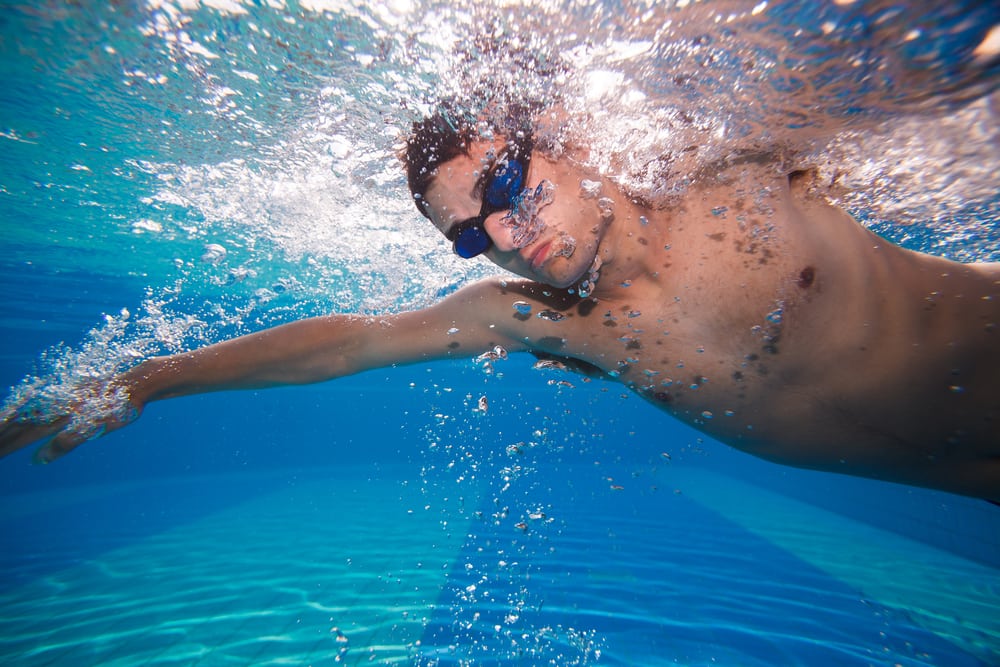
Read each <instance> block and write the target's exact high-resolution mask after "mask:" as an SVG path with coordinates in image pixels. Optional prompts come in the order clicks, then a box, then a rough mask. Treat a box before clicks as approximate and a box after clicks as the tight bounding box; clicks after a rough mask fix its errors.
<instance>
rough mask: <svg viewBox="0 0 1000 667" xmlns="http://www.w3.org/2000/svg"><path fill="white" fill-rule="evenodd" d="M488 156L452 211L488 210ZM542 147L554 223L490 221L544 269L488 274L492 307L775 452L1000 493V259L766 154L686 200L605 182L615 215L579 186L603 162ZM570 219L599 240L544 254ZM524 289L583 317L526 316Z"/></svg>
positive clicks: (714, 429) (532, 341)
mask: <svg viewBox="0 0 1000 667" xmlns="http://www.w3.org/2000/svg"><path fill="white" fill-rule="evenodd" d="M475 155H476V152H475V151H473V157H470V158H459V159H456V160H454V161H452V162H451V163H449V164H447V165H445V166H444V167H443V168H442V170H441V172H442V174H446V177H445V178H439V179H438V181H436V182H435V184H434V186H432V187H431V189H430V190H429V191H428V193H427V195H428V196H427V199H428V203H429V204H430V207H431V209H430V212H431V216H432V219H433V220H434V222H435V225H436V226H437V227H438V228H439V229H442V230H446V229H447V228H448V226H449V225H450V224H452V223H453V221H454V220H461V219H463V218H464V217H466V216H467V215H469V211H475V210H478V203H477V201H476V193H475V192H472V191H470V190H469V188H468V185H469V182H470V177H469V175H470V174H471V173H473V172H474V171H475V170H476V168H477V167H478V165H477V160H476V158H475ZM534 160H535V162H534V163H533V167H532V172H531V174H530V183H529V184H534V183H535V182H537V181H538V180H539V179H541V178H547V179H549V180H551V181H553V182H554V183H556V184H557V188H556V193H555V201H554V202H553V204H552V205H551V206H550V207H548V208H546V209H545V210H544V211H543V215H544V217H545V221H546V224H547V230H546V233H545V234H543V236H542V238H541V239H539V240H538V241H537V242H536V243H535V244H532V245H530V246H528V247H526V248H522V249H520V250H513V249H511V247H510V243H509V230H508V229H507V228H506V227H505V226H504V225H503V224H502V222H501V218H502V216H503V214H501V213H498V214H495V215H494V216H492V217H491V218H490V219H489V220H488V221H487V225H486V228H487V231H488V232H489V234H490V235H491V237H492V238H493V239H494V242H495V248H494V249H493V250H492V251H490V254H489V258H490V259H491V260H492V261H493V262H495V263H496V264H498V265H500V266H503V267H505V268H507V269H509V270H511V271H513V272H515V273H518V274H519V275H521V276H524V277H525V278H528V279H529V280H531V281H533V283H534V284H533V283H526V284H520V285H516V286H514V285H508V286H507V288H506V289H505V288H503V287H500V286H498V285H493V286H492V287H491V288H487V287H483V288H480V289H482V290H483V291H486V290H488V289H492V290H494V291H496V292H498V293H499V294H500V295H501V296H495V297H491V298H490V306H489V308H490V309H493V310H495V311H496V312H495V313H493V316H494V317H496V318H497V324H496V326H497V328H501V322H505V323H506V325H505V326H503V327H502V328H503V330H504V331H505V333H506V335H507V337H508V338H509V340H508V341H507V342H508V343H512V342H513V343H514V344H515V345H516V344H518V343H519V344H520V346H521V347H522V348H528V349H535V350H542V351H544V352H548V353H554V354H558V355H564V356H567V357H573V358H578V359H582V360H584V361H587V362H589V363H591V364H594V365H596V366H598V367H600V368H601V369H603V370H604V371H605V372H608V373H610V374H612V375H615V376H617V379H618V380H619V381H621V382H623V383H625V384H627V385H628V386H629V387H630V388H632V389H633V390H635V391H637V392H638V393H639V394H641V395H642V396H643V397H645V398H646V399H647V400H649V401H650V402H651V403H653V404H654V405H656V406H658V407H660V408H661V409H663V410H665V411H667V412H669V413H670V414H672V415H674V416H675V417H678V418H680V419H682V420H683V421H685V422H687V423H689V424H692V425H694V426H696V427H697V428H699V429H701V430H703V431H705V432H707V433H709V434H710V435H712V436H713V437H715V438H717V439H719V440H722V441H723V442H726V443H727V444H730V445H732V446H734V447H738V448H739V449H742V450H745V451H748V452H750V453H753V454H756V455H758V456H761V457H764V458H767V459H770V460H773V461H777V462H780V463H785V464H790V465H795V466H802V467H809V468H817V469H821V470H829V471H834V472H841V473H847V474H853V475H861V476H867V477H876V478H880V479H887V480H892V481H898V482H903V483H906V484H914V485H920V486H928V487H933V488H939V489H945V490H949V491H954V492H957V493H965V494H969V495H975V496H981V497H988V498H993V499H997V498H998V497H1000V382H998V378H1000V344H998V336H1000V331H997V330H996V326H997V323H998V322H1000V268H998V265H995V264H993V265H987V264H978V265H963V264H956V263H952V262H948V261H945V260H942V259H939V258H935V257H931V256H927V255H920V254H917V253H913V252H909V251H905V250H902V249H900V248H898V247H896V246H893V245H892V244H890V243H889V242H887V241H885V240H884V239H881V238H879V237H876V236H874V235H873V234H871V233H870V232H868V231H867V230H865V229H864V228H863V227H862V226H860V225H859V224H858V223H857V222H856V221H854V220H853V219H851V218H850V217H849V216H848V215H846V214H845V213H843V212H842V211H840V210H838V209H835V208H833V207H831V206H829V205H827V204H826V203H824V201H822V200H821V199H820V198H819V197H818V196H814V195H812V194H810V192H811V189H812V186H815V185H816V184H815V183H813V182H812V179H811V177H810V175H808V174H796V175H793V177H791V178H790V177H789V176H788V175H786V174H783V173H780V172H778V171H776V170H775V169H774V167H773V166H772V165H770V164H767V163H763V164H760V163H756V162H753V161H748V162H746V163H744V164H740V165H734V166H731V167H729V168H728V169H727V170H725V171H724V172H721V173H718V174H716V175H714V176H712V177H710V178H707V179H706V180H704V181H703V182H702V183H700V184H699V185H698V186H697V187H695V188H693V189H692V190H691V191H690V192H688V193H687V194H686V195H685V196H684V197H683V199H682V200H680V201H678V202H676V204H675V205H673V206H671V207H670V208H669V209H667V210H649V209H647V208H643V207H641V206H638V205H636V204H634V203H632V202H630V201H629V199H628V197H626V196H624V195H623V194H621V193H620V192H617V191H615V189H614V187H613V186H612V185H611V184H609V183H604V187H603V192H604V193H605V194H607V195H610V196H611V197H612V198H613V199H614V200H615V208H614V212H615V213H614V219H613V220H612V221H611V222H610V223H609V224H608V223H603V222H602V220H601V216H600V211H599V209H598V206H597V204H596V200H594V199H586V198H584V197H582V196H581V193H580V188H579V183H580V180H581V178H584V177H587V178H595V176H594V175H593V174H584V173H581V172H580V170H579V169H574V168H573V167H572V166H569V165H567V164H566V163H555V162H550V161H546V160H544V159H543V158H541V157H540V156H539V155H538V154H537V153H536V155H535V157H534ZM640 217H644V218H645V224H643V221H641V220H640ZM560 232H562V233H568V234H570V235H572V236H574V237H576V238H577V239H578V240H580V241H581V242H580V243H578V247H577V250H576V252H575V253H574V256H573V257H572V258H570V259H565V258H562V257H552V258H549V259H548V261H546V262H543V263H542V264H541V265H539V264H538V262H537V261H536V262H535V263H534V264H532V263H531V262H529V261H528V260H529V259H530V258H531V257H533V256H535V255H534V253H535V252H536V251H537V248H538V247H540V246H542V247H544V244H545V243H546V242H547V240H548V239H551V238H553V237H554V236H556V235H557V234H558V233H560ZM542 252H543V253H544V250H543V251H542ZM595 254H598V255H600V257H601V259H602V260H603V264H602V266H601V277H600V280H599V282H598V285H597V288H596V289H595V291H594V292H593V294H592V295H591V296H590V298H588V299H583V300H577V302H576V303H574V299H573V298H572V297H571V296H570V295H568V294H562V295H561V304H560V305H557V306H553V299H548V298H546V297H545V296H544V293H545V290H544V289H542V288H541V287H539V284H545V285H557V286H568V285H572V284H573V283H574V282H575V281H577V280H579V279H580V278H581V277H582V276H583V272H584V271H586V269H587V267H589V266H590V264H591V261H592V259H593V257H594V255H595ZM548 291H549V292H553V297H556V296H560V295H559V293H558V292H554V291H553V290H548ZM521 298H524V299H526V300H528V301H531V300H534V302H535V311H536V312H538V311H540V310H543V309H545V308H553V307H555V308H556V309H557V310H559V311H560V312H562V313H563V314H564V315H565V318H564V319H562V320H559V321H558V322H552V321H549V320H546V319H543V318H528V319H525V320H524V321H521V319H519V318H517V317H516V313H514V312H513V311H512V310H511V306H510V303H511V302H512V301H513V300H515V299H521ZM483 308H487V307H486V306H485V305H484V306H483ZM511 321H514V322H517V324H512V323H511ZM456 342H458V343H459V344H469V345H475V342H476V341H475V340H474V339H473V340H469V341H468V343H465V342H464V341H463V340H462V334H461V333H459V334H458V335H457V338H456Z"/></svg>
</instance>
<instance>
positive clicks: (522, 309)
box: [514, 301, 531, 315]
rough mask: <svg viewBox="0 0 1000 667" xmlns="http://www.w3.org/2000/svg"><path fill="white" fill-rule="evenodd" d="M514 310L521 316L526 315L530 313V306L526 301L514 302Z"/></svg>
mask: <svg viewBox="0 0 1000 667" xmlns="http://www.w3.org/2000/svg"><path fill="white" fill-rule="evenodd" d="M514 310H516V311H517V312H519V313H520V314H522V315H528V314H530V313H531V304H530V303H528V302H527V301H515V302H514Z"/></svg>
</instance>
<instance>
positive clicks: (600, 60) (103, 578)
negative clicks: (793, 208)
mask: <svg viewBox="0 0 1000 667" xmlns="http://www.w3.org/2000/svg"><path fill="white" fill-rule="evenodd" d="M0 68H2V73H3V76H2V82H3V85H4V88H3V90H2V91H0V145H2V148H3V150H2V151H0V204H2V205H0V216H2V223H0V248H2V253H0V299H2V301H0V305H2V309H0V341H2V346H0V383H2V384H3V387H4V388H5V392H4V400H5V407H4V409H5V412H4V418H5V419H6V418H9V417H10V416H11V415H13V414H14V413H15V412H18V411H20V412H19V413H20V414H29V415H31V417H32V418H33V419H35V418H37V419H39V420H41V421H46V420H48V421H50V422H53V421H54V420H56V419H58V418H59V417H58V416H59V415H65V414H71V417H67V418H66V419H68V420H69V423H70V424H71V425H72V427H73V428H75V429H78V430H79V432H81V433H85V434H87V435H88V438H89V441H87V442H84V443H83V444H82V445H81V446H79V447H78V448H77V449H75V450H74V451H72V453H70V454H68V455H67V456H66V457H65V458H60V459H59V460H58V461H53V462H51V463H50V464H48V465H38V464H37V462H36V460H35V459H34V458H33V457H35V456H36V451H37V444H33V445H31V446H23V447H20V446H19V447H17V448H11V449H17V451H3V453H4V454H9V455H7V456H5V457H4V458H3V459H2V460H0V572H2V575H0V627H2V628H3V631H2V632H0V663H2V664H4V665H11V666H15V665H16V666H31V667H35V666H39V667H40V666H43V665H72V666H74V667H76V666H80V665H102V666H103V665H118V666H126V665H200V666H213V665H340V664H347V665H361V664H376V665H384V664H400V665H418V666H427V667H430V666H448V665H454V666H456V667H457V666H469V667H471V666H479V665H495V666H498V667H499V666H505V665H525V666H535V665H553V666H564V665H566V666H569V665H622V666H625V665H628V666H655V665H739V666H761V667H763V666H773V665H801V666H816V665H838V666H839V665H886V666H895V665H904V666H907V667H910V666H917V665H936V666H947V667H963V666H970V667H971V666H989V665H997V664H1000V507H998V506H996V505H995V504H991V503H990V502H987V501H986V500H983V499H981V498H976V497H968V496H961V495H956V494H951V493H946V492H943V491H936V490H931V489H926V488H918V487H915V486H905V485H902V484H895V483H891V482H885V481H878V480H875V479H864V478H861V477H848V476H846V475H838V474H833V473H829V472H820V471H816V470H806V469H800V468H793V467H789V466H783V465H779V464H776V463H772V462H769V461H767V460H765V459H763V458H757V457H754V456H752V455H750V454H748V453H744V452H741V451H738V450H737V449H733V448H731V447H729V446H727V445H725V444H723V443H721V442H718V441H717V440H715V439H713V438H712V437H710V436H708V435H706V434H705V433H703V432H701V430H697V429H696V428H693V427H692V426H690V425H686V424H684V423H682V422H681V421H678V420H675V419H673V418H671V416H669V415H668V414H665V413H664V412H663V411H661V410H658V409H657V408H656V407H655V406H653V405H650V403H648V402H646V401H645V400H643V399H642V397H641V396H639V395H636V394H635V393H633V392H631V391H629V387H628V386H626V385H625V384H623V383H621V382H616V381H614V378H613V377H593V376H592V375H588V374H581V373H577V372H573V368H572V367H571V365H570V366H568V365H566V364H563V363H559V362H558V361H555V360H551V359H545V358H536V356H533V355H530V354H526V353H523V352H515V351H511V352H510V353H509V354H508V353H507V351H505V350H502V349H501V350H495V351H493V352H491V353H488V354H483V355H475V356H470V357H468V358H451V359H444V360H429V361H424V362H417V363H406V364H391V363H390V364H385V367H384V368H375V369H369V370H365V371H364V372H360V373H357V374H354V375H351V376H349V377H343V378H338V379H335V380H332V381H329V382H322V383H316V384H305V385H300V386H285V387H280V388H269V389H264V388H254V389H250V390H245V391H220V392H215V393H205V394H200V395H190V396H184V397H180V398H175V399H173V400H169V401H162V402H157V403H155V404H153V405H149V406H148V407H146V409H145V410H144V411H143V414H142V417H141V418H140V419H137V420H136V421H135V422H134V423H133V424H131V425H129V426H128V428H125V429H122V430H120V431H115V432H113V433H108V434H107V435H106V436H105V437H97V436H99V435H101V434H102V433H103V427H102V426H100V424H101V423H102V420H105V419H106V418H107V415H108V414H109V411H114V410H119V409H121V405H110V406H109V404H108V403H107V402H106V401H104V397H102V396H98V395H96V394H95V393H94V392H93V391H92V390H91V389H92V387H93V386H95V383H96V384H98V385H99V384H100V383H102V382H107V380H108V379H109V378H111V377H114V376H116V375H118V374H121V373H123V372H125V371H127V370H128V369H130V368H133V367H134V366H135V365H136V364H137V363H139V362H140V361H141V360H143V359H146V358H148V357H151V356H155V355H171V354H177V353H181V352H184V351H188V350H194V349H197V348H201V347H203V346H205V345H209V344H214V343H219V342H220V341H224V340H228V339H230V338H233V337H235V336H240V335H244V334H248V333H251V332H258V331H262V330H265V329H267V328H268V327H273V326H276V325H281V324H286V323H290V322H295V321H298V320H301V319H303V318H308V317H315V316H323V315H328V314H359V315H362V316H365V317H379V316H382V315H386V314H393V313H399V312H402V311H407V310H411V309H414V308H423V307H427V306H429V305H431V304H435V303H437V302H439V301H441V300H442V299H444V298H446V297H448V296H450V295H453V294H455V293H456V292H457V291H458V290H459V289H461V288H462V287H463V286H466V285H468V284H470V283H472V282H474V281H476V280H479V279H499V280H507V279H509V278H510V277H511V274H510V273H508V272H506V271H505V270H504V269H503V268H501V267H499V266H496V265H494V264H492V263H491V262H490V261H488V260H487V259H486V258H485V257H477V258H474V259H463V258H461V257H458V256H456V255H455V254H454V253H453V252H452V245H453V244H452V241H451V240H447V239H445V238H444V237H443V236H442V234H441V232H439V231H438V229H436V228H435V226H434V224H431V223H430V222H428V220H426V219H425V218H424V217H423V216H421V215H420V211H418V210H417V208H415V207H414V200H413V197H412V196H411V193H410V191H409V190H408V187H407V186H408V184H407V178H406V173H405V171H404V169H403V168H402V165H401V157H400V156H401V154H402V153H403V151H404V149H405V144H406V139H407V136H408V135H409V133H410V132H411V128H412V127H413V124H414V123H415V122H418V121H420V120H421V119H422V118H424V117H426V116H427V115H428V114H429V113H431V112H432V111H433V110H434V109H435V106H436V105H437V104H438V103H439V101H440V100H451V101H453V102H454V101H457V102H458V103H460V104H461V105H463V106H466V107H468V108H472V109H478V110H487V111H488V110H491V109H494V108H509V107H511V106H516V105H521V104H526V105H535V106H538V107H541V108H549V107H553V106H558V108H560V109H562V110H563V112H564V116H562V117H561V118H562V122H561V123H560V125H559V127H558V128H557V130H558V132H557V136H555V137H554V138H553V137H549V141H550V142H551V141H556V140H557V141H558V143H559V145H563V146H574V145H586V146H588V147H589V152H588V157H587V165H588V167H589V168H593V169H594V170H596V171H599V172H600V173H601V174H602V175H603V176H604V177H606V178H607V179H609V180H610V181H613V182H615V183H616V184H618V185H620V186H621V188H622V189H623V190H624V191H627V192H629V193H632V194H633V195H634V197H635V198H636V199H637V200H640V199H641V200H642V201H644V202H650V206H652V207H653V208H655V207H657V206H659V207H666V206H669V204H670V202H671V201H673V199H672V198H674V197H676V196H678V195H679V194H680V193H684V192H686V191H687V189H688V187H689V186H690V185H691V183H692V182H694V181H695V180H696V179H697V178H698V177H699V174H701V173H703V170H705V169H707V168H709V166H710V165H713V164H718V163H719V162H725V161H728V160H735V159H737V158H739V159H742V157H743V156H746V155H751V154H758V153H760V152H762V151H764V152H766V153H767V154H768V155H770V156H776V157H775V159H776V160H779V161H780V162H781V164H782V165H783V167H784V168H786V169H787V170H789V171H793V170H800V169H801V170H806V169H809V170H812V171H813V173H815V174H817V178H820V179H823V180H825V181H826V182H830V183H833V184H835V187H831V188H830V190H829V192H827V193H826V197H827V198H828V200H829V201H831V202H832V203H834V204H835V205H837V206H839V207H841V208H843V209H844V210H846V211H847V212H849V213H850V214H851V215H852V216H853V217H854V218H855V219H856V220H857V221H858V224H859V225H863V226H864V227H866V228H868V229H870V230H872V231H873V232H874V233H876V234H878V235H879V236H880V237H882V239H884V240H885V241H886V242H887V243H893V244H898V245H900V246H902V247H904V248H907V249H910V250H914V251H919V252H922V253H927V254H931V255H936V256H939V257H943V258H946V259H950V260H955V261H957V262H962V263H965V264H971V263H976V262H997V261H1000V194H998V193H1000V188H998V184H1000V183H998V177H997V174H1000V123H998V119H1000V92H998V89H1000V6H998V5H997V4H996V3H995V2H990V1H983V2H972V1H965V2H955V3H951V4H948V5H947V6H945V4H944V3H932V2H882V1H879V0H870V1H865V0H856V1H852V0H830V1H828V2H794V1H784V2H778V1H773V0H761V1H759V2H740V1H735V0H718V1H716V0H704V1H702V2H698V1H694V0H671V1H669V2H654V1H653V0H648V1H644V2H632V1H621V0H564V1H551V2H549V1H543V0H538V1H531V0H528V1H525V2H493V1H490V2H466V1H464V0H463V1H461V2H453V1H449V2H439V1H424V0H388V1H385V2H365V1H362V0H303V1H300V2H290V1H289V2H286V1H285V0H136V1H134V2H89V1H86V0H83V1H80V2H74V3H63V2H50V1H47V0H43V1H41V2H31V3H28V2H21V3H19V2H5V3H4V5H3V7H2V9H0ZM539 187H541V186H539ZM581 187H582V188H584V189H585V188H586V187H587V186H586V184H581ZM557 196H558V193H557ZM550 197H551V194H550V193H548V192H543V191H542V190H541V189H539V190H537V195H535V199H534V200H532V199H531V198H530V197H526V199H525V201H526V202H527V203H526V204H524V206H525V208H524V209H523V210H528V209H527V206H528V204H533V205H535V206H537V207H538V208H543V207H545V206H547V205H548V203H549V199H547V198H550ZM609 205H610V204H609ZM719 213H720V215H723V214H724V213H725V212H724V211H720V212H719ZM525 215H528V214H525ZM531 219H532V220H534V217H532V218H531ZM519 231H523V232H524V233H525V234H528V233H529V232H530V234H537V233H538V230H537V229H536V230H531V229H527V228H526V227H524V226H522V228H520V230H519ZM533 238H534V237H533V236H532V237H530V238H529V237H528V236H526V237H525V238H524V239H522V240H521V243H522V244H523V245H527V244H529V243H530V242H531V241H532V239H533ZM566 252H567V253H572V249H568V250H567V251H566ZM596 273H597V269H596V268H592V270H591V273H590V277H591V278H593V282H596V280H597V278H596ZM810 281H811V278H810ZM590 287H592V285H591V286H590ZM582 289H583V288H582V287H581V290H582ZM581 295H583V292H582V291H581ZM516 307H517V306H516V304H515V308H516ZM761 315H762V316H763V315H764V313H762V314H761ZM559 324H560V323H559V322H558V321H556V322H553V323H552V326H556V327H558V326H559ZM458 326H460V325H458ZM381 334H382V332H380V331H379V330H378V329H377V328H373V329H372V330H371V333H370V335H371V336H373V337H377V336H380V335H381ZM830 363H831V364H834V363H836V360H830ZM861 380H862V378H859V382H860V381H861ZM899 400H904V397H900V399H899ZM780 408H781V406H778V408H777V409H779V410H780ZM704 418H705V419H711V418H712V415H711V414H708V415H704ZM717 419H721V415H720V416H719V417H717Z"/></svg>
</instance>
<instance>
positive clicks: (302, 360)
mask: <svg viewBox="0 0 1000 667" xmlns="http://www.w3.org/2000/svg"><path fill="white" fill-rule="evenodd" d="M497 294H498V287H497V286H496V284H495V283H493V282H492V281H484V282H481V283H476V284H474V285H471V286H469V287H467V288H465V289H462V290H460V291H459V292H456V293H455V294H453V295H451V296H450V297H448V298H447V299H445V300H443V301H441V302H440V303H438V304H436V305H434V306H432V307H430V308H426V309H423V310H416V311H410V312H406V313H400V314H397V315H388V316H379V317H364V316H358V315H329V316H323V317H315V318H310V319H306V320H300V321H297V322H292V323H289V324H284V325H281V326H277V327H274V328H271V329H266V330H264V331H259V332H257V333H252V334H248V335H246V336H241V337H239V338H234V339H231V340H227V341H223V342H221V343H216V344H214V345H209V346H207V347H203V348H200V349H197V350H192V351H190V352H183V353H181V354H176V355H171V356H167V357H153V358H151V359H147V360H146V361H143V362H142V363H140V364H138V365H137V366H135V367H133V368H132V369H130V370H129V371H127V372H125V373H123V374H122V375H120V376H118V377H114V378H111V379H110V380H108V381H107V382H105V383H102V384H100V386H90V387H87V388H86V389H85V390H84V391H82V392H80V393H81V397H80V400H79V402H78V404H76V405H73V406H70V407H68V408H67V409H66V410H65V411H64V413H63V414H45V415H39V414H33V413H32V412H31V411H30V410H28V409H26V408H25V407H23V406H22V407H20V408H16V409H14V410H13V411H11V412H10V413H9V414H7V415H4V417H3V421H2V423H0V456H6V455H7V454H10V453H12V452H14V451H17V450H18V449H21V448H23V447H25V446H27V445H29V444H31V443H33V442H36V441H39V440H43V439H45V438H49V437H51V440H49V442H48V443H47V444H46V445H45V446H43V447H42V448H41V449H40V450H39V452H38V454H37V455H36V459H37V460H39V461H41V462H49V461H52V460H54V459H56V458H59V457H60V456H63V455H65V454H67V453H68V452H70V451H72V450H73V449H75V448H76V447H77V446H79V445H80V444H82V443H83V442H86V441H87V440H90V439H92V438H94V437H96V436H97V435H103V434H104V433H109V432H111V431H114V430H117V429H119V428H121V427H122V426H125V425H127V424H129V423H131V422H132V421H134V419H135V418H137V417H138V416H139V414H140V413H141V412H142V410H143V409H144V408H145V406H146V404H148V403H150V402H152V401H157V400H162V399H165V398H175V397H179V396H187V395H191V394H200V393H207V392H213V391H225V390H234V389H257V388H264V387H276V386H282V385H292V384H308V383H313V382H322V381H324V380H329V379H333V378H338V377H343V376H345V375H351V374H353V373H358V372H361V371H365V370H369V369H373V368H380V367H384V366H391V365H395V364H408V363H414V362H419V361H430V360H434V359H442V358H447V357H453V356H454V357H468V356H474V355H476V354H480V353H482V352H483V351H485V350H489V349H491V348H492V347H493V346H494V345H498V344H503V345H505V346H508V347H510V346H512V345H513V346H516V347H517V349H523V345H518V344H517V343H514V342H512V341H511V340H510V339H509V338H507V336H505V335H504V334H503V333H502V332H501V331H500V330H498V328H496V327H494V326H491V323H492V320H491V318H492V317H493V315H494V314H495V313H496V310H495V303H496V301H497V299H496V295H497ZM508 308H509V307H508ZM88 395H89V396H90V397H97V399H98V400H100V399H102V398H103V399H104V400H107V399H108V398H109V397H113V396H119V397H120V398H121V399H122V401H124V400H127V402H128V406H127V408H128V409H122V410H113V411H110V412H111V414H104V415H102V416H101V417H100V418H99V419H98V420H97V422H98V423H93V422H91V421H87V420H80V419H74V414H75V413H77V414H78V413H79V408H81V407H82V406H83V404H84V403H85V402H86V401H87V396H88Z"/></svg>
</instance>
